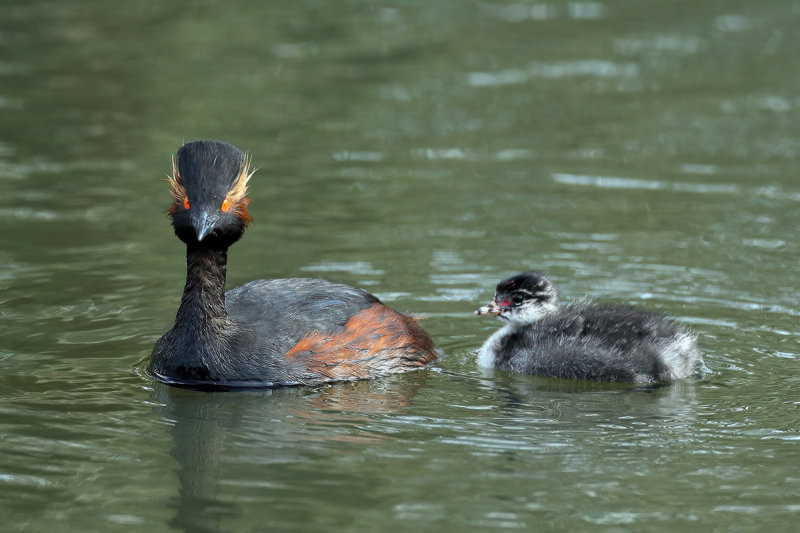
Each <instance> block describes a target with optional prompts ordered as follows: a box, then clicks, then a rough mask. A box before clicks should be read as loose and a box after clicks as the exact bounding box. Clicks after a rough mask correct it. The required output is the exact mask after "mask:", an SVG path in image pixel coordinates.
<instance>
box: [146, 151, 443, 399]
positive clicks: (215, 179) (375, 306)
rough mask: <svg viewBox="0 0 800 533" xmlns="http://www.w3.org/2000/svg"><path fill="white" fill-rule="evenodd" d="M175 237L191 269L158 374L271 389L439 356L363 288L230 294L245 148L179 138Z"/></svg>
mask: <svg viewBox="0 0 800 533" xmlns="http://www.w3.org/2000/svg"><path fill="white" fill-rule="evenodd" d="M173 167H174V169H173V175H172V177H171V178H170V182H171V185H172V195H173V204H172V206H171V207H170V208H169V211H168V212H169V214H170V216H171V217H172V225H173V227H174V229H175V234H176V235H177V236H178V237H179V238H180V239H181V240H182V241H183V242H184V243H186V259H187V273H186V285H185V287H184V292H183V296H182V298H181V303H180V306H179V308H178V313H177V316H176V318H175V325H174V326H173V327H172V328H171V329H170V330H169V331H168V332H167V333H165V334H164V336H163V337H161V338H160V339H159V340H158V341H157V342H156V345H155V347H154V348H153V353H152V356H151V359H150V364H149V366H148V369H149V371H150V373H151V374H152V375H153V376H154V377H155V378H156V379H158V380H160V381H163V382H166V383H171V384H178V385H189V386H210V387H226V388H230V387H272V386H281V385H316V384H320V383H327V382H334V381H344V380H355V379H364V378H371V377H376V376H380V375H385V374H393V373H397V372H404V371H407V370H412V369H415V368H419V367H422V366H424V365H426V364H428V363H430V362H431V361H433V360H435V359H436V351H435V350H434V347H433V343H432V341H431V340H430V338H429V337H428V335H427V334H426V333H425V331H424V330H423V329H422V328H421V327H420V326H419V325H418V324H417V323H416V321H415V320H414V319H412V318H410V317H408V316H406V315H403V314H401V313H398V312H396V311H393V310H391V309H389V308H388V307H386V306H385V305H383V304H382V303H381V302H380V300H378V298H376V297H375V296H373V295H372V294H370V293H368V292H366V291H364V290H361V289H355V288H352V287H348V286H346V285H339V284H336V283H331V282H328V281H324V280H319V279H276V280H259V281H253V282H250V283H247V284H245V285H242V286H241V287H237V288H235V289H232V290H231V291H229V292H227V293H226V292H225V277H226V267H227V253H228V248H229V247H230V246H231V245H232V244H234V243H235V242H236V241H237V240H239V238H240V237H241V236H242V234H243V232H244V230H245V227H246V226H247V225H248V223H249V222H250V221H251V218H250V215H249V213H248V211H247V205H248V203H249V199H247V198H246V197H245V194H246V190H247V182H248V180H249V179H250V176H251V173H250V171H249V169H248V167H249V165H248V161H247V158H246V156H245V154H244V153H242V152H241V151H240V150H238V149H237V148H236V147H234V146H232V145H230V144H227V143H222V142H217V141H196V142H191V143H188V144H185V145H183V146H182V147H181V148H180V149H179V150H178V153H177V155H176V157H175V159H174V164H173Z"/></svg>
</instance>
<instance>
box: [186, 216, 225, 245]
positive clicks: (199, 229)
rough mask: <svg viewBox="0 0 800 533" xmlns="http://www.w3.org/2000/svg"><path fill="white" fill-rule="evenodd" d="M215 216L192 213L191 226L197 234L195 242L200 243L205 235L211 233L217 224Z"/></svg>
mask: <svg viewBox="0 0 800 533" xmlns="http://www.w3.org/2000/svg"><path fill="white" fill-rule="evenodd" d="M217 218H219V217H218V216H217V215H211V216H209V215H208V213H206V212H200V213H192V226H193V227H194V231H195V232H196V233H197V242H200V241H202V240H203V239H204V238H205V237H206V235H208V234H209V233H211V230H212V229H214V224H216V223H217Z"/></svg>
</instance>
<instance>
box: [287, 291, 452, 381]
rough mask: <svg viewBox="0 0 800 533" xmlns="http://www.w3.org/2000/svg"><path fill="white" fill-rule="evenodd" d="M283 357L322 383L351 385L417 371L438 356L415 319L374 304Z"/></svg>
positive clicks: (300, 342) (311, 335)
mask: <svg viewBox="0 0 800 533" xmlns="http://www.w3.org/2000/svg"><path fill="white" fill-rule="evenodd" d="M286 357H287V358H288V359H293V360H295V361H298V362H301V363H302V364H303V365H304V366H305V367H306V368H307V369H308V370H309V371H311V372H314V373H316V374H319V375H321V376H324V377H325V378H327V379H330V380H353V379H364V378H369V377H374V376H377V375H383V374H393V373H398V372H405V371H408V370H412V369H414V368H419V367H422V366H425V365H427V364H428V363H430V362H432V361H433V360H435V359H436V357H437V355H436V352H435V350H434V347H433V343H432V342H431V340H430V338H429V337H428V336H427V334H425V332H424V331H423V329H422V328H421V327H420V325H419V324H418V323H417V321H416V320H415V319H413V318H411V317H409V316H406V315H403V314H401V313H398V312H397V311H393V310H392V309H390V308H388V307H386V306H385V305H383V304H381V303H375V304H373V305H371V306H369V307H367V308H366V309H363V310H362V311H359V312H358V313H356V314H355V315H353V316H352V317H350V320H348V321H347V323H346V324H345V326H344V330H342V331H341V332H339V333H337V334H334V335H327V334H325V333H321V332H314V333H311V334H309V335H306V336H305V337H303V338H302V339H300V341H299V342H298V343H297V344H296V345H295V346H294V347H293V348H292V349H291V350H289V353H288V354H286Z"/></svg>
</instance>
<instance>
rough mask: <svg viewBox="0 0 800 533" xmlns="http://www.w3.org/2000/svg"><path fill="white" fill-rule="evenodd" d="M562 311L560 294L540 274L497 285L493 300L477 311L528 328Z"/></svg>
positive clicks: (528, 274) (528, 273) (535, 273)
mask: <svg viewBox="0 0 800 533" xmlns="http://www.w3.org/2000/svg"><path fill="white" fill-rule="evenodd" d="M557 309H558V293H557V292H556V289H555V287H553V285H552V284H551V283H550V281H549V280H548V279H547V278H545V277H544V276H543V275H541V274H539V273H538V272H532V271H531V272H524V273H522V274H519V275H517V276H512V277H510V278H507V279H504V280H503V281H501V282H500V283H498V284H497V288H496V290H495V293H494V298H492V301H491V302H489V303H488V304H486V305H485V306H483V307H481V308H479V309H478V310H477V311H475V313H476V314H478V315H493V316H496V317H497V318H498V319H500V320H503V321H505V322H510V323H513V324H517V325H526V324H531V323H533V322H536V321H537V320H540V319H541V318H543V317H544V316H546V315H548V314H550V313H553V312H554V311H556V310H557Z"/></svg>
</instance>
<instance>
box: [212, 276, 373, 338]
mask: <svg viewBox="0 0 800 533" xmlns="http://www.w3.org/2000/svg"><path fill="white" fill-rule="evenodd" d="M379 302H380V300H378V298H376V297H375V296H373V295H372V294H370V293H368V292H367V291H365V290H362V289H356V288H353V287H349V286H347V285H340V284H338V283H332V282H330V281H325V280H321V279H310V278H291V279H270V280H257V281H251V282H250V283H246V284H245V285H242V286H240V287H236V288H235V289H231V290H230V291H228V292H227V293H226V294H225V307H226V308H227V311H228V316H229V317H230V319H231V320H232V321H233V322H234V323H236V324H237V325H239V326H240V327H244V328H246V329H247V330H249V331H250V332H252V333H254V334H255V335H257V336H258V337H259V339H260V340H261V342H264V343H267V344H269V345H270V351H274V352H276V353H286V352H287V351H288V350H290V349H291V348H292V347H293V346H294V345H295V344H296V343H297V341H299V340H300V339H301V338H302V337H303V336H305V335H307V334H309V333H311V332H314V331H321V332H325V333H336V332H338V331H341V329H342V328H343V327H344V325H345V323H346V322H347V321H348V320H349V319H350V317H351V316H353V315H354V314H356V313H358V312H359V311H361V310H362V309H366V308H367V307H369V306H370V305H372V304H374V303H379Z"/></svg>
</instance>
